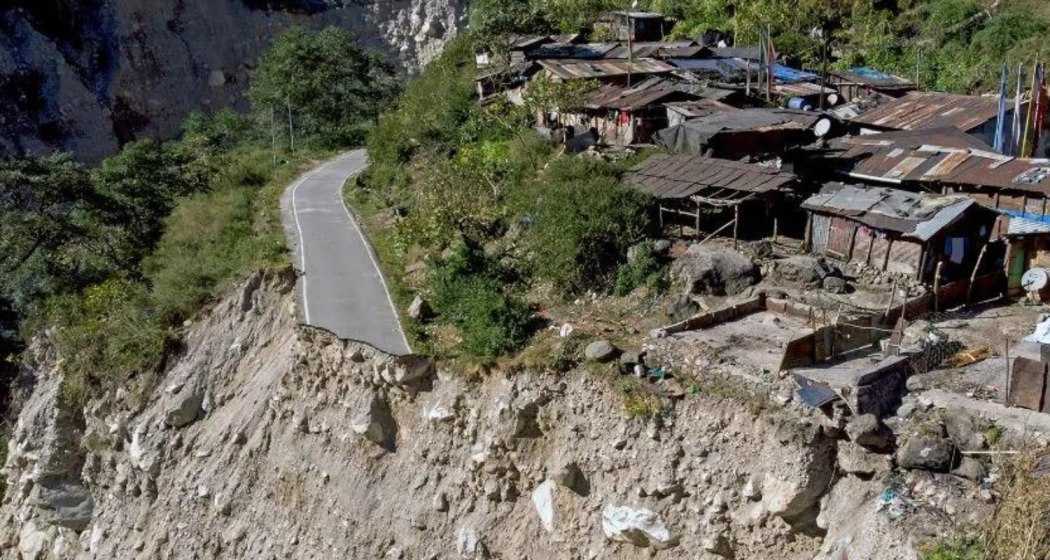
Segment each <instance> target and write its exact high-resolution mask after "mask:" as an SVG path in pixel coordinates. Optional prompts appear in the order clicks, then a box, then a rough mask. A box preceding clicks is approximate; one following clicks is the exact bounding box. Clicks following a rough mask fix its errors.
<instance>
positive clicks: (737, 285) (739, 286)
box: [671, 245, 759, 296]
mask: <svg viewBox="0 0 1050 560" xmlns="http://www.w3.org/2000/svg"><path fill="white" fill-rule="evenodd" d="M671 277H672V278H673V279H674V281H675V282H676V283H679V284H682V285H684V286H685V288H686V291H688V292H689V293H693V294H709V295H717V296H725V295H729V296H732V295H737V294H739V293H741V292H743V291H744V290H746V289H747V288H749V287H751V286H753V285H755V284H756V283H758V280H759V272H758V266H756V265H755V263H754V261H752V260H751V259H750V258H748V257H747V256H746V255H744V254H743V253H741V252H739V251H734V250H732V249H715V248H708V247H703V246H700V245H693V246H692V247H689V249H688V250H687V251H686V252H685V254H684V255H682V256H681V257H680V258H679V259H678V260H676V261H675V263H674V265H673V266H672V267H671Z"/></svg>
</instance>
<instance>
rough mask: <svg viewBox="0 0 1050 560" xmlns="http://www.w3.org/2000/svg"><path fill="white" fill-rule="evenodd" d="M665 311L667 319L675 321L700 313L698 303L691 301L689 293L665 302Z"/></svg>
mask: <svg viewBox="0 0 1050 560" xmlns="http://www.w3.org/2000/svg"><path fill="white" fill-rule="evenodd" d="M665 312H666V313H667V318H668V319H670V320H671V321H674V322H676V323H677V322H678V321H685V320H686V319H688V318H690V317H693V316H695V315H696V314H697V313H700V305H699V304H697V303H696V302H695V301H693V298H691V297H689V294H682V295H679V296H678V297H676V298H675V299H674V300H672V301H671V303H669V304H667V309H666V310H665Z"/></svg>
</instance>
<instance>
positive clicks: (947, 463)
mask: <svg viewBox="0 0 1050 560" xmlns="http://www.w3.org/2000/svg"><path fill="white" fill-rule="evenodd" d="M954 455H955V446H954V445H952V442H951V440H949V439H948V438H945V437H941V436H937V435H928V434H921V435H913V436H911V437H910V438H908V441H906V442H905V443H904V446H903V447H901V448H900V449H899V450H898V451H897V464H898V465H900V466H901V467H902V468H905V469H922V470H928V471H937V472H948V471H949V470H950V469H951V467H952V458H953V457H954Z"/></svg>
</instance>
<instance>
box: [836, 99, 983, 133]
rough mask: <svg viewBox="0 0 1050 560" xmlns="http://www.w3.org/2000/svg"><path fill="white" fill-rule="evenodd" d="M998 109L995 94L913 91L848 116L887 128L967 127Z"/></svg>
mask: <svg viewBox="0 0 1050 560" xmlns="http://www.w3.org/2000/svg"><path fill="white" fill-rule="evenodd" d="M998 113H999V99H998V98H997V97H992V96H976V95H956V94H952V93H936V92H914V93H909V94H908V95H905V96H904V97H901V98H899V99H889V100H886V101H885V102H883V103H880V104H879V105H877V106H875V107H873V108H872V109H870V110H868V111H865V112H864V113H861V114H860V115H859V116H856V117H853V118H852V119H851V120H852V121H853V122H855V123H858V124H862V125H868V126H873V127H878V128H883V129H891V130H919V129H926V128H943V127H947V126H954V127H956V128H958V129H959V130H963V131H969V130H973V129H975V128H977V127H979V126H981V125H983V124H984V123H986V122H988V121H989V120H991V119H994V118H995V117H996V115H998Z"/></svg>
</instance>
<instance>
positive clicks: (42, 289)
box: [0, 154, 107, 311]
mask: <svg viewBox="0 0 1050 560" xmlns="http://www.w3.org/2000/svg"><path fill="white" fill-rule="evenodd" d="M93 200H94V192H93V189H92V185H91V181H90V178H89V175H88V173H87V172H86V171H85V170H84V168H83V167H82V166H81V165H80V164H78V163H76V162H75V161H73V159H72V158H71V157H70V156H69V155H68V154H58V155H53V156H48V157H43V158H32V159H21V160H14V161H6V162H0V297H2V298H3V299H7V300H9V301H10V302H12V304H13V306H14V308H15V309H16V310H20V311H25V310H26V309H27V308H28V307H29V306H30V305H31V304H32V303H33V302H35V301H37V300H39V299H40V298H42V297H46V296H48V295H51V294H54V293H58V292H60V291H63V290H66V289H73V288H76V287H78V285H82V284H81V282H83V279H84V278H85V277H89V278H90V277H98V276H100V275H104V274H105V273H106V272H105V271H101V270H99V269H106V268H107V267H106V266H105V265H104V264H102V263H99V262H98V261H97V260H96V259H94V258H92V257H91V251H86V250H84V245H85V244H87V243H88V242H89V240H88V232H89V231H90V230H91V224H90V220H89V219H88V214H89V211H90V209H91V207H92V201H93Z"/></svg>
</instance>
